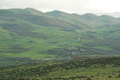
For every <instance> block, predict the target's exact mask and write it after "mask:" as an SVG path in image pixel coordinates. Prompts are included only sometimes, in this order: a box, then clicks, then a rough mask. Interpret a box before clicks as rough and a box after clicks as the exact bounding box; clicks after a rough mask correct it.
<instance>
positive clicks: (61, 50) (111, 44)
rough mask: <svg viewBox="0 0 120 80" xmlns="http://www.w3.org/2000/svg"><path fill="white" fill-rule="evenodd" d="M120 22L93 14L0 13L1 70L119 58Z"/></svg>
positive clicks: (5, 11)
mask: <svg viewBox="0 0 120 80" xmlns="http://www.w3.org/2000/svg"><path fill="white" fill-rule="evenodd" d="M119 23H120V20H119V19H117V18H114V17H111V16H107V15H103V16H96V15H94V14H90V13H88V14H84V15H77V14H69V13H65V12H61V11H53V12H48V13H46V14H45V13H42V12H40V11H37V10H35V9H31V8H27V9H7V10H6V9H4V10H0V54H1V55H0V61H1V62H0V67H3V66H10V65H18V63H19V64H31V63H35V62H37V63H40V62H49V61H50V62H54V61H61V60H70V59H73V58H74V57H76V56H82V57H83V56H95V55H120V50H119V49H120V42H119V40H120V36H119V34H120V24H119Z"/></svg>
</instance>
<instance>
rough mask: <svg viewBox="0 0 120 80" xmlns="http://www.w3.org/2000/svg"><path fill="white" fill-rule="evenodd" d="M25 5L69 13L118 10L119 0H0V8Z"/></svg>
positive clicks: (119, 7) (45, 10)
mask: <svg viewBox="0 0 120 80" xmlns="http://www.w3.org/2000/svg"><path fill="white" fill-rule="evenodd" d="M27 7H31V8H35V9H37V10H40V11H42V12H48V11H52V10H60V11H65V12H69V13H101V12H115V11H119V12H120V0H0V9H7V8H27Z"/></svg>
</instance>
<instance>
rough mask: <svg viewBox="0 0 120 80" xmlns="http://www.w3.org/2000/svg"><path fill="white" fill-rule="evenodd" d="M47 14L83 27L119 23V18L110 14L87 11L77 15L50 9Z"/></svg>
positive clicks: (90, 27)
mask: <svg viewBox="0 0 120 80" xmlns="http://www.w3.org/2000/svg"><path fill="white" fill-rule="evenodd" d="M46 14H47V15H50V16H52V17H54V18H56V19H59V20H62V21H65V22H67V23H70V24H73V25H77V26H78V27H80V28H83V29H94V28H97V27H100V26H103V25H106V24H112V25H114V24H116V23H119V22H120V20H119V19H117V18H114V17H111V16H106V17H105V15H102V16H96V15H94V14H92V13H87V14H84V15H78V14H69V13H65V12H61V11H56V10H55V11H52V12H47V13H46Z"/></svg>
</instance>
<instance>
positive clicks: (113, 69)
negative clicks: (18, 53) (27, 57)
mask: <svg viewBox="0 0 120 80" xmlns="http://www.w3.org/2000/svg"><path fill="white" fill-rule="evenodd" d="M119 67H120V57H108V58H99V59H88V60H73V61H64V62H54V63H41V64H32V65H21V66H13V67H12V66H11V67H5V68H0V78H1V79H40V80H43V79H48V80H49V79H53V78H55V80H57V79H60V78H61V79H65V80H71V79H75V80H79V79H80V78H81V79H82V80H86V79H87V80H91V79H92V80H96V79H98V80H102V79H103V80H105V79H109V80H113V79H114V80H119V79H120V68H119ZM88 78H89V79H88Z"/></svg>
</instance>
